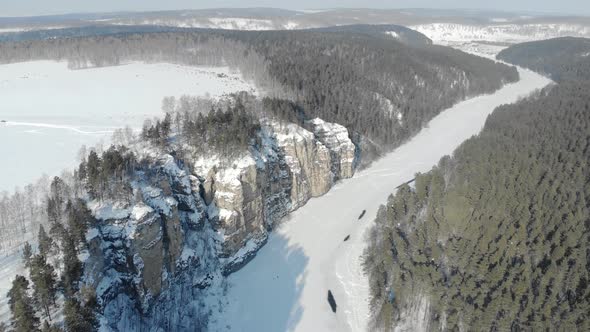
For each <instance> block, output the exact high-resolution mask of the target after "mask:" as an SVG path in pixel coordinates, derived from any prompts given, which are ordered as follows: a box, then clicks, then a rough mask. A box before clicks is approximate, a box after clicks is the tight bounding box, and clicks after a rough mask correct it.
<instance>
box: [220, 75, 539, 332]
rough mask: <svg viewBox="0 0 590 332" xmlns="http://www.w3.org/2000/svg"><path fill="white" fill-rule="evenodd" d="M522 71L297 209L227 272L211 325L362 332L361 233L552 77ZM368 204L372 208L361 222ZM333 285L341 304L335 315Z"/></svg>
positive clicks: (365, 291)
mask: <svg viewBox="0 0 590 332" xmlns="http://www.w3.org/2000/svg"><path fill="white" fill-rule="evenodd" d="M520 74H521V80H520V81H519V82H517V83H514V84H510V85H508V86H506V87H504V88H502V89H501V90H499V91H497V92H496V93H494V94H492V95H486V96H480V97H476V98H473V99H470V100H467V101H465V102H462V103H459V104H457V105H456V106H454V107H452V108H450V109H448V110H446V111H445V112H443V113H441V114H440V115H439V116H437V117H436V118H434V119H433V120H432V121H431V122H430V123H429V125H428V127H427V128H425V129H423V130H422V131H421V132H420V133H419V134H418V135H417V136H415V137H414V138H413V139H412V140H410V141H409V142H408V143H406V144H404V145H403V146H401V147H400V148H398V149H397V150H395V151H394V152H392V153H390V154H388V155H387V156H385V157H384V158H382V159H380V160H378V161H377V162H375V163H374V164H373V165H372V166H371V167H370V168H368V169H366V170H364V171H361V172H358V173H357V174H356V175H355V176H354V177H353V178H352V179H348V180H344V181H341V182H339V183H338V184H337V185H336V186H335V187H334V188H333V189H332V190H330V192H328V193H327V194H326V195H324V196H322V197H319V198H315V199H312V200H310V201H309V202H308V203H307V204H306V205H305V206H303V207H302V208H300V209H299V210H297V211H295V212H294V213H292V214H291V215H290V218H289V219H288V220H286V221H284V223H283V224H282V225H281V227H280V228H279V229H278V230H277V231H276V232H274V233H272V234H271V235H270V238H269V241H268V243H267V244H266V245H265V246H264V247H263V248H262V249H261V250H260V251H259V252H258V255H257V257H256V258H254V259H253V260H252V261H251V262H250V263H249V264H247V265H246V266H245V267H244V268H242V269H241V270H239V271H238V272H236V273H234V274H232V275H231V276H230V277H229V284H230V288H229V290H228V295H227V298H225V301H227V304H226V305H225V306H226V312H225V313H223V314H221V315H220V316H219V317H214V318H213V321H214V324H216V326H215V327H214V328H213V330H216V331H217V330H231V331H346V330H352V331H363V330H364V329H365V326H366V324H367V317H368V314H369V312H368V309H369V308H368V281H367V280H366V278H365V277H364V276H363V273H362V271H361V266H360V256H361V254H362V252H363V250H364V247H365V240H364V235H363V234H364V233H365V232H366V230H367V229H368V227H369V226H370V225H371V224H372V221H373V220H374V218H375V216H376V213H377V209H378V208H379V206H380V205H381V204H382V203H384V202H385V201H386V199H387V197H388V196H389V194H391V193H392V192H393V191H394V190H395V189H394V188H395V187H396V186H398V185H400V184H401V183H403V182H405V181H408V180H410V179H412V178H413V177H414V174H415V173H416V172H426V171H428V170H430V169H431V168H432V166H433V165H435V164H436V163H437V162H438V160H439V159H440V158H441V157H442V156H444V155H446V154H451V153H452V152H453V150H454V149H455V148H456V147H457V146H458V145H459V144H461V142H463V141H464V140H466V139H468V138H469V137H471V136H472V135H475V134H477V133H478V132H479V131H480V130H481V128H482V127H483V125H484V122H485V120H486V117H487V115H488V114H490V113H491V112H492V111H493V110H494V108H495V107H497V106H499V105H501V104H504V103H512V102H515V101H516V100H517V99H518V98H520V97H523V96H526V95H528V94H530V93H531V92H532V91H534V90H536V89H539V88H542V87H544V86H545V85H547V84H548V83H550V81H549V80H548V79H546V78H544V77H542V76H540V75H537V74H535V73H533V72H530V71H527V70H520ZM363 210H366V211H367V212H366V214H365V216H364V217H363V218H362V219H361V220H360V221H359V220H358V217H359V215H360V214H361V212H362V211H363ZM348 235H350V239H349V240H348V241H346V242H344V241H343V240H344V238H345V237H346V236H348ZM328 290H331V291H332V293H333V294H334V297H335V300H336V303H337V306H338V307H337V312H336V313H335V314H334V313H332V311H331V309H330V306H329V305H328V301H327V292H328Z"/></svg>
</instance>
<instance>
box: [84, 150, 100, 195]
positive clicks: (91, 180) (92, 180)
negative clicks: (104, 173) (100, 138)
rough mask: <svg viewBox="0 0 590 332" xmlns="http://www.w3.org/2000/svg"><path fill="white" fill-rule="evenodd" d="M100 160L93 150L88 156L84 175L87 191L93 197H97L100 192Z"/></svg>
mask: <svg viewBox="0 0 590 332" xmlns="http://www.w3.org/2000/svg"><path fill="white" fill-rule="evenodd" d="M100 163H101V162H100V158H99V157H98V154H96V152H95V151H94V150H92V151H90V153H89V154H88V162H87V163H86V173H87V174H88V191H89V192H90V193H91V194H92V195H93V196H98V194H99V191H100Z"/></svg>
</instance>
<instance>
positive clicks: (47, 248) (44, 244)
mask: <svg viewBox="0 0 590 332" xmlns="http://www.w3.org/2000/svg"><path fill="white" fill-rule="evenodd" d="M37 240H38V242H39V253H41V254H43V255H46V256H47V255H49V254H50V253H51V252H52V251H53V239H52V238H50V237H49V236H48V235H47V233H46V232H45V228H44V227H43V225H40V226H39V235H38V237H37Z"/></svg>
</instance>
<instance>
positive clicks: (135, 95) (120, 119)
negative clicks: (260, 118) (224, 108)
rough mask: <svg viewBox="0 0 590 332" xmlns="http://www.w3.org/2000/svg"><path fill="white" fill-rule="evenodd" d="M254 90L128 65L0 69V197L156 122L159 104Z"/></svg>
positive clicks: (188, 71) (228, 79) (229, 76)
mask: <svg viewBox="0 0 590 332" xmlns="http://www.w3.org/2000/svg"><path fill="white" fill-rule="evenodd" d="M244 90H245V91H252V92H254V88H253V85H252V84H250V83H248V82H246V81H244V80H243V79H242V77H241V75H239V74H237V73H234V72H232V71H231V70H230V69H229V68H226V67H216V68H213V67H189V66H180V65H173V64H165V63H159V64H145V63H131V64H127V65H121V66H113V67H102V68H90V69H81V70H70V69H68V67H67V63H65V62H55V61H34V62H22V63H14V64H7V65H0V99H1V100H2V106H0V121H3V120H4V121H6V122H0V155H2V156H4V158H5V161H6V162H5V163H4V166H3V169H2V170H3V172H2V174H3V175H2V176H0V191H2V190H13V189H14V187H15V186H21V187H22V186H24V185H26V184H28V183H30V182H33V181H34V180H35V179H37V178H38V177H40V176H41V174H42V173H47V174H49V175H56V174H59V172H60V171H61V170H62V169H64V168H69V167H72V166H74V165H75V163H76V159H77V158H76V154H77V151H78V150H79V149H80V147H81V146H82V145H87V146H93V145H95V144H96V143H98V142H99V141H101V140H105V141H107V140H108V139H109V138H110V136H111V133H112V131H113V130H114V129H116V128H120V127H124V126H131V127H132V128H140V127H141V125H142V123H143V121H144V120H145V119H146V118H152V117H154V116H161V115H162V111H161V104H162V98H163V97H165V96H176V97H179V96H181V95H185V94H187V95H193V96H204V95H210V96H211V97H218V96H221V95H223V94H227V93H231V92H236V91H244Z"/></svg>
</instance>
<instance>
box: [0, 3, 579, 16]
mask: <svg viewBox="0 0 590 332" xmlns="http://www.w3.org/2000/svg"><path fill="white" fill-rule="evenodd" d="M222 7H238V8H240V7H241V8H243V7H273V8H286V9H314V8H344V7H348V8H353V7H356V8H359V7H363V8H437V9H438V8H442V9H457V8H463V9H487V10H489V9H492V10H503V11H528V12H547V13H561V14H568V13H569V14H579V15H590V1H589V0H492V1H490V0H296V1H293V0H192V1H191V0H0V17H2V16H3V17H6V16H31V15H48V14H64V13H82V12H114V11H147V10H171V9H203V8H222Z"/></svg>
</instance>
